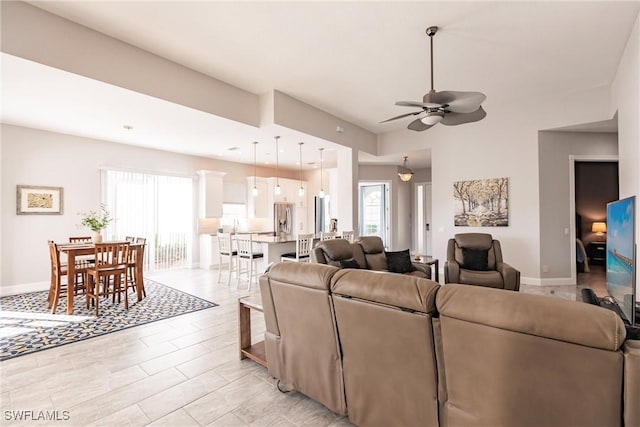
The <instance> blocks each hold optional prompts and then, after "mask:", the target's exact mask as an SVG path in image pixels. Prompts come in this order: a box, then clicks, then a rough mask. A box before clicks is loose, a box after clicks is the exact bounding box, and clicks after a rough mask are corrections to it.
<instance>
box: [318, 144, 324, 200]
mask: <svg viewBox="0 0 640 427" xmlns="http://www.w3.org/2000/svg"><path fill="white" fill-rule="evenodd" d="M318 150H320V192H319V193H318V197H320V198H321V199H324V186H323V185H322V152H323V151H324V148H318Z"/></svg>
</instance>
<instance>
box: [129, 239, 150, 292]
mask: <svg viewBox="0 0 640 427" xmlns="http://www.w3.org/2000/svg"><path fill="white" fill-rule="evenodd" d="M139 239H143V241H142V242H138V238H134V240H133V241H131V242H129V261H128V262H127V269H128V272H127V287H130V288H132V289H134V290H136V293H137V294H138V295H140V294H142V295H143V296H144V297H146V296H147V291H146V289H145V288H144V279H142V275H141V274H140V273H139V271H142V270H138V267H140V269H142V267H143V263H144V252H145V246H146V245H145V243H144V240H146V239H144V238H142V237H140V238H139ZM134 242H135V244H134V246H133V247H132V246H131V244H132V243H134ZM139 276H140V277H139ZM138 287H140V292H138V291H137V290H138V289H137V288H138Z"/></svg>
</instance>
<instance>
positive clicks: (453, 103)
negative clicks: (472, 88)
mask: <svg viewBox="0 0 640 427" xmlns="http://www.w3.org/2000/svg"><path fill="white" fill-rule="evenodd" d="M485 99H487V96H486V95H485V94H484V93H481V92H456V91H453V90H444V91H442V92H436V93H435V95H433V96H432V97H431V99H430V101H432V102H439V103H441V104H447V105H448V106H447V107H446V108H447V110H449V111H453V112H454V113H473V112H474V111H476V110H477V109H478V108H479V107H480V104H482V103H483V102H484V100H485Z"/></svg>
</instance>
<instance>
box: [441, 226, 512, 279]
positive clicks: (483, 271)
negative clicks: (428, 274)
mask: <svg viewBox="0 0 640 427" xmlns="http://www.w3.org/2000/svg"><path fill="white" fill-rule="evenodd" d="M444 282H445V283H464V284H468V285H478V286H486V287H490V288H499V289H507V290H511V291H517V290H519V289H520V272H519V271H518V270H516V269H515V268H513V267H511V266H510V265H509V264H506V263H505V262H504V261H503V260H502V249H501V248H500V242H499V241H497V240H494V239H493V237H492V236H491V234H487V233H460V234H456V235H455V236H454V238H453V239H449V244H448V245H447V260H446V261H445V263H444Z"/></svg>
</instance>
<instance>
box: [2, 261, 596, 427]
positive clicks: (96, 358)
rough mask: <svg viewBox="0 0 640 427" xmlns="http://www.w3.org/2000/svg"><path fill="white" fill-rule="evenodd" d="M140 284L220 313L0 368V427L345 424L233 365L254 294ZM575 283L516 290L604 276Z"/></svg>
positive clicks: (253, 368) (187, 276)
mask: <svg viewBox="0 0 640 427" xmlns="http://www.w3.org/2000/svg"><path fill="white" fill-rule="evenodd" d="M149 278H151V279H153V280H156V281H158V282H160V283H163V284H166V285H169V286H173V287H175V288H177V289H180V290H182V291H185V292H188V293H191V294H193V295H196V296H199V297H202V298H205V299H208V300H210V301H214V302H216V303H218V304H220V306H219V307H215V308H212V309H208V310H204V311H200V312H195V313H191V314H186V315H183V316H178V317H174V318H171V319H166V320H163V321H159V322H155V323H151V324H148V325H143V326H138V327H135V328H131V329H127V330H124V331H120V332H115V333H112V334H109V335H105V336H102V337H98V338H93V339H90V340H87V341H82V342H78V343H74V344H70V345H66V346H62V347H58V348H54V349H51V350H46V351H42V352H38V353H34V354H31V355H26V356H21V357H18V358H15V359H11V360H7V361H5V362H2V363H0V380H1V381H2V383H1V391H2V392H1V394H0V402H1V404H0V406H1V409H2V415H1V420H0V424H1V425H21V426H23V425H29V426H31V425H42V426H44V425H56V426H57V425H69V426H85V425H92V426H93V425H96V426H99V425H102V426H144V425H152V426H162V425H166V426H254V425H256V426H257V425H259V426H297V425H310V426H349V425H351V424H350V423H349V421H348V419H346V418H345V417H340V416H338V415H336V414H334V413H332V412H331V411H329V410H328V409H326V408H325V407H324V406H322V405H321V404H319V403H316V402H314V401H313V400H311V399H309V398H307V397H305V396H304V395H301V394H299V393H295V392H292V393H288V394H282V393H280V392H279V391H278V390H277V389H276V387H275V381H274V380H273V379H272V378H269V376H268V375H267V372H266V369H265V368H263V367H262V366H259V365H258V364H256V363H254V362H252V361H250V360H248V359H245V360H242V361H241V360H239V356H238V297H241V296H245V295H249V294H250V293H257V292H258V291H257V288H256V287H255V285H254V287H253V289H252V292H247V291H244V290H236V289H235V287H234V286H233V285H232V286H231V288H228V287H227V286H226V284H225V283H223V284H218V283H216V281H217V280H216V279H217V272H216V271H207V270H171V271H165V272H161V273H155V274H151V275H150V276H149ZM224 279H225V277H224V275H223V282H224ZM578 281H579V285H578V286H575V285H569V286H560V287H551V286H544V287H541V286H526V285H524V286H522V288H521V291H522V292H527V293H539V294H546V295H552V296H555V297H561V298H567V299H574V300H576V299H577V300H580V297H579V295H580V289H581V287H583V286H592V287H594V289H595V290H596V293H597V294H599V295H601V294H602V290H601V289H600V288H601V287H602V283H603V274H600V275H599V274H598V273H597V272H596V274H591V275H584V274H582V275H579V278H578ZM241 287H246V283H245V284H241ZM252 333H253V335H254V339H255V340H261V339H262V336H263V334H264V317H263V316H262V314H261V313H257V312H253V313H252ZM7 411H9V412H7ZM20 411H23V412H20ZM24 411H31V413H30V415H31V417H32V418H33V417H38V416H41V415H42V412H41V411H47V412H46V414H47V415H49V416H52V415H53V416H55V417H57V418H59V419H62V420H58V421H42V420H40V421H33V420H32V419H31V420H23V421H18V420H15V419H14V418H15V416H16V415H18V414H22V415H23V416H24V415H25V412H24ZM63 418H68V419H63Z"/></svg>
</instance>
